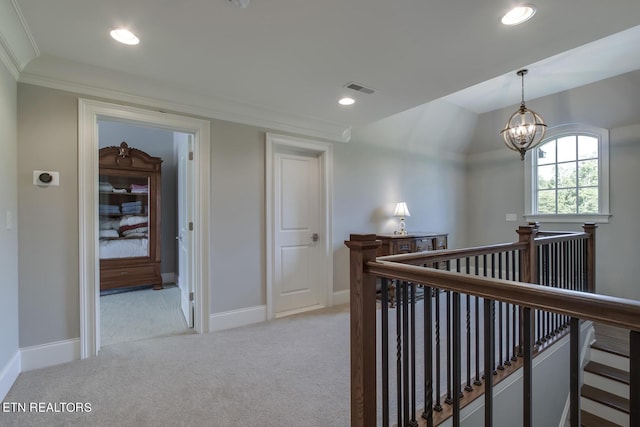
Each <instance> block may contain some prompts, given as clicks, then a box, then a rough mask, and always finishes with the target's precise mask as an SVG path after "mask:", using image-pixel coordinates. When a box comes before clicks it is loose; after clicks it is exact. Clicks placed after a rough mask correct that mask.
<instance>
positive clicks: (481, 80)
mask: <svg viewBox="0 0 640 427" xmlns="http://www.w3.org/2000/svg"><path fill="white" fill-rule="evenodd" d="M535 5H536V6H537V13H536V15H535V16H534V17H533V19H531V20H530V21H528V22H526V23H524V24H522V25H520V26H516V27H506V26H504V25H502V24H501V23H500V18H501V17H502V15H503V14H504V13H505V12H506V11H507V10H508V9H509V8H510V6H512V2H511V1H506V0H483V1H478V0H454V1H427V0H393V1H391V0H346V1H345V0H321V1H310V0H306V1H304V0H303V1H300V0H252V1H251V2H250V4H249V5H248V7H247V8H240V7H236V6H234V5H233V4H232V3H230V2H229V0H182V1H176V0H109V1H104V0H56V1H43V0H3V1H2V5H0V8H1V10H0V12H4V13H0V15H3V17H2V18H0V24H1V25H0V44H2V47H4V50H5V52H8V54H5V57H6V56H8V57H9V59H10V61H11V62H12V63H13V65H14V67H15V69H16V70H17V72H18V74H19V79H20V80H21V81H24V82H30V83H36V84H43V85H48V86H51V87H59V88H63V89H70V90H73V89H74V88H78V87H82V88H85V89H86V88H92V90H93V91H94V92H95V93H96V94H98V95H101V94H104V95H105V96H109V97H111V98H121V99H124V100H128V101H131V102H142V103H144V100H145V99H147V100H148V99H153V100H155V101H157V102H156V104H158V105H166V107H167V108H171V109H174V110H179V111H187V112H193V113H196V114H201V115H202V114H207V115H210V116H211V117H218V118H223V119H229V120H234V121H240V122H245V123H249V124H255V125H260V126H266V127H271V128H274V129H282V130H288V131H294V132H302V133H306V134H310V135H314V134H315V135H317V136H322V137H327V138H331V139H336V140H348V138H349V129H350V128H351V126H360V125H363V124H367V123H371V122H374V121H376V120H379V119H381V118H384V117H387V116H390V115H393V114H395V113H398V112H401V111H404V110H407V109H410V108H413V107H416V106H418V105H421V104H425V103H427V102H430V101H432V100H435V99H439V98H442V97H446V98H445V99H446V100H447V101H449V102H451V103H454V104H456V105H459V106H462V107H464V108H467V109H469V110H471V111H474V112H484V111H489V110H492V109H495V108H500V107H504V106H507V105H514V106H515V105H517V104H518V101H519V90H520V81H519V79H518V78H517V77H516V76H515V71H516V70H517V69H519V68H522V67H528V68H529V69H530V73H529V75H528V76H527V94H528V95H527V98H533V97H535V96H536V95H538V96H541V95H546V94H549V93H552V92H554V91H560V90H565V89H567V88H569V87H574V86H576V85H580V84H586V83H590V82H592V81H596V80H599V79H602V78H606V77H611V76H613V75H617V74H621V73H624V72H628V71H631V70H634V69H639V68H640V26H637V25H638V23H639V22H640V1H637V0H616V1H613V2H604V1H601V0H562V1H554V0H537V1H535ZM115 27H127V28H128V29H130V30H132V31H133V32H135V33H136V34H137V35H138V36H139V37H140V40H141V43H140V44H139V45H137V46H125V45H121V44H118V43H117V42H115V41H114V40H112V39H111V38H110V37H109V31H110V30H111V29H113V28H115ZM612 35H615V36H613V37H609V36H612ZM5 62H6V61H5ZM349 82H356V83H359V84H362V85H365V86H368V87H371V88H373V89H375V90H376V92H375V93H374V94H371V95H366V94H360V93H357V92H353V91H351V90H349V89H345V88H344V86H345V85H346V84H347V83H349ZM345 94H351V95H352V96H353V97H354V98H356V101H357V102H356V104H355V105H352V106H349V107H342V106H340V105H338V103H337V100H338V98H340V97H341V96H343V95H345ZM138 97H139V98H138Z"/></svg>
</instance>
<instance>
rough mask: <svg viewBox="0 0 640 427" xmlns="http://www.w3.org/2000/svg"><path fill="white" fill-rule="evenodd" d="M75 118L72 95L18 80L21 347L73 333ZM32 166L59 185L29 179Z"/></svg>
mask: <svg viewBox="0 0 640 427" xmlns="http://www.w3.org/2000/svg"><path fill="white" fill-rule="evenodd" d="M77 117H78V101H77V98H76V97H73V96H69V95H68V94H64V93H62V92H58V91H55V90H50V89H43V88H39V87H36V86H30V85H24V84H19V85H18V211H19V212H20V227H19V230H18V241H19V245H18V248H19V250H18V268H19V280H20V298H19V312H20V347H28V346H33V345H37V344H44V343H50V342H55V341H60V340H66V339H70V338H77V337H79V336H80V313H79V295H78V293H79V289H78V184H77V183H78V156H77V153H78V126H77V122H78V119H77ZM36 169H37V170H53V171H58V172H60V186H58V187H38V186H35V185H33V170H36Z"/></svg>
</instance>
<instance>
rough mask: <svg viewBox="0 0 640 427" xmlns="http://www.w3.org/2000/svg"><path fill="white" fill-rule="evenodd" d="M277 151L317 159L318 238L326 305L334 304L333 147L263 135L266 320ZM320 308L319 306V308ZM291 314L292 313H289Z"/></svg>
mask: <svg viewBox="0 0 640 427" xmlns="http://www.w3.org/2000/svg"><path fill="white" fill-rule="evenodd" d="M280 150H285V151H294V152H299V153H304V154H314V155H317V156H318V159H319V160H320V172H321V185H322V194H321V198H322V200H321V208H320V209H321V212H322V214H321V215H320V217H321V229H322V232H323V235H324V236H326V238H324V239H321V242H323V243H324V245H323V249H324V256H325V260H326V261H325V265H326V269H327V274H326V275H325V277H326V283H325V291H326V292H325V297H324V300H325V302H326V306H328V307H330V306H332V305H333V238H332V236H333V224H332V217H333V207H332V200H333V145H332V144H331V143H328V142H321V141H314V140H310V139H302V138H296V137H292V136H287V135H278V134H274V133H267V134H266V156H265V157H266V162H265V163H266V165H265V169H266V187H267V188H266V197H265V199H266V224H265V228H266V232H267V235H266V240H267V242H266V243H267V245H266V246H267V247H266V249H267V251H266V252H267V253H266V264H267V265H266V267H267V277H266V281H267V290H266V294H267V295H266V296H267V320H270V319H273V318H274V317H275V313H274V307H273V305H274V295H273V292H274V291H273V280H274V279H273V275H274V266H273V262H274V250H275V249H274V226H275V225H274V221H275V213H274V197H275V191H274V161H275V156H276V153H277V152H279V151H280ZM318 308H319V307H318ZM291 314H293V313H291Z"/></svg>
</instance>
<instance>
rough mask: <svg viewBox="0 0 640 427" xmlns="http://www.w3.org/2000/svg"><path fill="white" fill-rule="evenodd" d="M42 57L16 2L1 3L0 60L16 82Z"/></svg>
mask: <svg viewBox="0 0 640 427" xmlns="http://www.w3.org/2000/svg"><path fill="white" fill-rule="evenodd" d="M39 55H40V50H39V49H38V46H37V45H36V42H35V40H34V38H33V35H32V34H31V30H29V27H28V26H27V22H26V21H25V19H24V16H23V15H22V11H21V10H20V7H19V6H18V3H17V2H16V0H9V1H2V2H0V60H1V61H2V63H3V64H4V65H5V66H6V67H7V69H8V70H9V72H10V73H11V75H12V76H13V78H14V79H15V80H18V78H19V76H20V72H21V71H22V70H24V67H26V66H27V64H28V63H29V62H30V61H31V60H33V59H34V58H37V57H38V56H39Z"/></svg>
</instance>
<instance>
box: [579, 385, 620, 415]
mask: <svg viewBox="0 0 640 427" xmlns="http://www.w3.org/2000/svg"><path fill="white" fill-rule="evenodd" d="M580 395H581V396H582V397H585V398H587V399H590V400H593V401H595V402H598V403H601V404H602V405H606V406H608V407H610V408H613V409H616V410H618V411H622V412H624V413H626V414H628V413H629V411H630V410H629V408H630V404H629V399H626V398H624V397H620V396H618V395H615V394H613V393H609V392H608V391H604V390H600V389H599V388H596V387H593V386H590V385H588V384H583V385H582V388H581V389H580Z"/></svg>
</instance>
